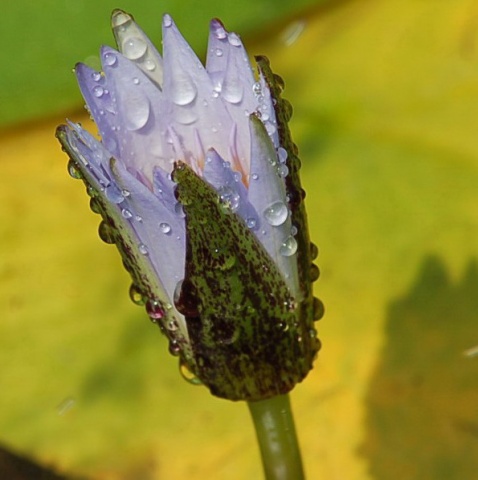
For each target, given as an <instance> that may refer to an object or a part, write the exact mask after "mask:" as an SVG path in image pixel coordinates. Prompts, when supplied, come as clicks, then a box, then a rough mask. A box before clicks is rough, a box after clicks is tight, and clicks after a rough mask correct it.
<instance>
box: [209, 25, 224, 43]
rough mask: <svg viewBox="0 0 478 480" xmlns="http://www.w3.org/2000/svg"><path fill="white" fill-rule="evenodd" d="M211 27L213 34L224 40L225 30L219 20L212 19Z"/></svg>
mask: <svg viewBox="0 0 478 480" xmlns="http://www.w3.org/2000/svg"><path fill="white" fill-rule="evenodd" d="M211 27H212V30H213V33H214V36H215V37H216V38H217V39H218V40H224V39H225V38H226V37H227V32H226V30H225V29H224V27H223V26H222V25H221V22H218V21H213V23H212V25H211Z"/></svg>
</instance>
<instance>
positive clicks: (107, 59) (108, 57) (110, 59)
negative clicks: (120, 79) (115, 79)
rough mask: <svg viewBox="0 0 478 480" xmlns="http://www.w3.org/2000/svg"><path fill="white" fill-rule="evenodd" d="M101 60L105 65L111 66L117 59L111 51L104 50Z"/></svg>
mask: <svg viewBox="0 0 478 480" xmlns="http://www.w3.org/2000/svg"><path fill="white" fill-rule="evenodd" d="M103 61H104V63H105V65H107V66H108V67H113V66H114V65H116V62H117V61H118V59H117V58H116V55H115V54H114V53H113V52H106V53H105V54H104V55H103Z"/></svg>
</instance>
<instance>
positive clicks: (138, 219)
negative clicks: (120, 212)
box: [134, 215, 143, 223]
mask: <svg viewBox="0 0 478 480" xmlns="http://www.w3.org/2000/svg"><path fill="white" fill-rule="evenodd" d="M134 219H135V220H136V221H137V222H139V223H141V222H142V221H143V217H142V216H141V215H135V217H134Z"/></svg>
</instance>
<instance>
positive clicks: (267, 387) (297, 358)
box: [173, 162, 319, 400]
mask: <svg viewBox="0 0 478 480" xmlns="http://www.w3.org/2000/svg"><path fill="white" fill-rule="evenodd" d="M173 180H174V181H175V182H176V183H177V188H176V196H177V199H178V201H179V202H180V203H181V204H182V205H183V208H184V211H185V214H186V271H185V279H184V282H183V284H182V288H181V291H180V294H179V296H178V298H177V299H176V302H175V303H176V308H177V309H178V311H179V312H181V313H182V314H183V315H184V316H185V317H186V323H187V329H188V335H189V340H190V343H191V349H192V352H193V356H194V360H195V365H188V367H189V368H190V370H191V371H193V372H194V374H195V375H196V376H197V377H198V378H199V379H200V380H201V381H202V382H203V383H204V384H205V385H206V386H208V387H209V389H210V390H211V393H213V394H214V395H217V396H219V397H223V398H227V399H230V400H261V399H265V398H268V397H272V396H274V395H278V394H284V393H287V392H288V391H290V390H291V389H292V388H293V387H294V385H295V384H296V383H298V382H300V381H301V380H302V379H303V378H304V377H305V376H306V375H307V373H308V371H309V370H310V369H311V368H312V362H313V359H314V357H315V355H316V353H317V351H318V349H319V342H318V340H317V338H316V335H315V330H314V329H313V328H312V327H311V322H309V321H308V320H306V319H304V318H303V315H304V314H305V312H306V311H307V318H309V317H310V318H312V312H311V311H310V313H309V312H308V310H309V309H310V310H311V307H312V299H311V298H310V299H309V298H307V299H306V303H305V304H297V303H296V302H295V300H294V298H292V296H291V294H290V291H289V289H288V287H287V285H286V282H285V281H284V278H283V276H282V274H281V273H280V271H279V269H278V268H277V266H276V264H275V263H274V262H273V261H272V259H271V257H270V256H269V255H268V253H267V252H266V251H265V249H264V248H263V246H262V245H261V244H260V243H259V241H258V240H257V238H256V237H255V236H254V234H253V233H252V232H251V231H250V229H248V228H247V226H246V224H245V223H244V221H243V220H242V219H241V218H240V217H239V216H238V215H237V214H235V213H233V212H232V211H231V210H229V209H228V208H227V206H226V207H225V206H224V205H223V204H222V203H221V202H220V199H219V197H218V194H217V192H216V191H215V190H214V189H213V188H212V187H211V186H210V185H209V184H208V183H206V182H205V181H204V180H203V179H201V178H200V177H199V176H197V175H196V174H195V173H194V172H193V170H192V169H191V168H190V167H188V166H187V165H186V164H185V163H182V162H177V163H176V165H175V168H174V171H173ZM309 302H310V305H309Z"/></svg>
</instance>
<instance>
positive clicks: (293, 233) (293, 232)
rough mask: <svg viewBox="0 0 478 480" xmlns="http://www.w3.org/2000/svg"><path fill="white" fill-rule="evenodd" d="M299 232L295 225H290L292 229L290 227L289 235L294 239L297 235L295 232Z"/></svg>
mask: <svg viewBox="0 0 478 480" xmlns="http://www.w3.org/2000/svg"><path fill="white" fill-rule="evenodd" d="M298 231H299V230H298V229H297V227H296V226H295V225H292V227H290V234H291V235H292V236H293V237H295V236H296V235H297V232H298Z"/></svg>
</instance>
